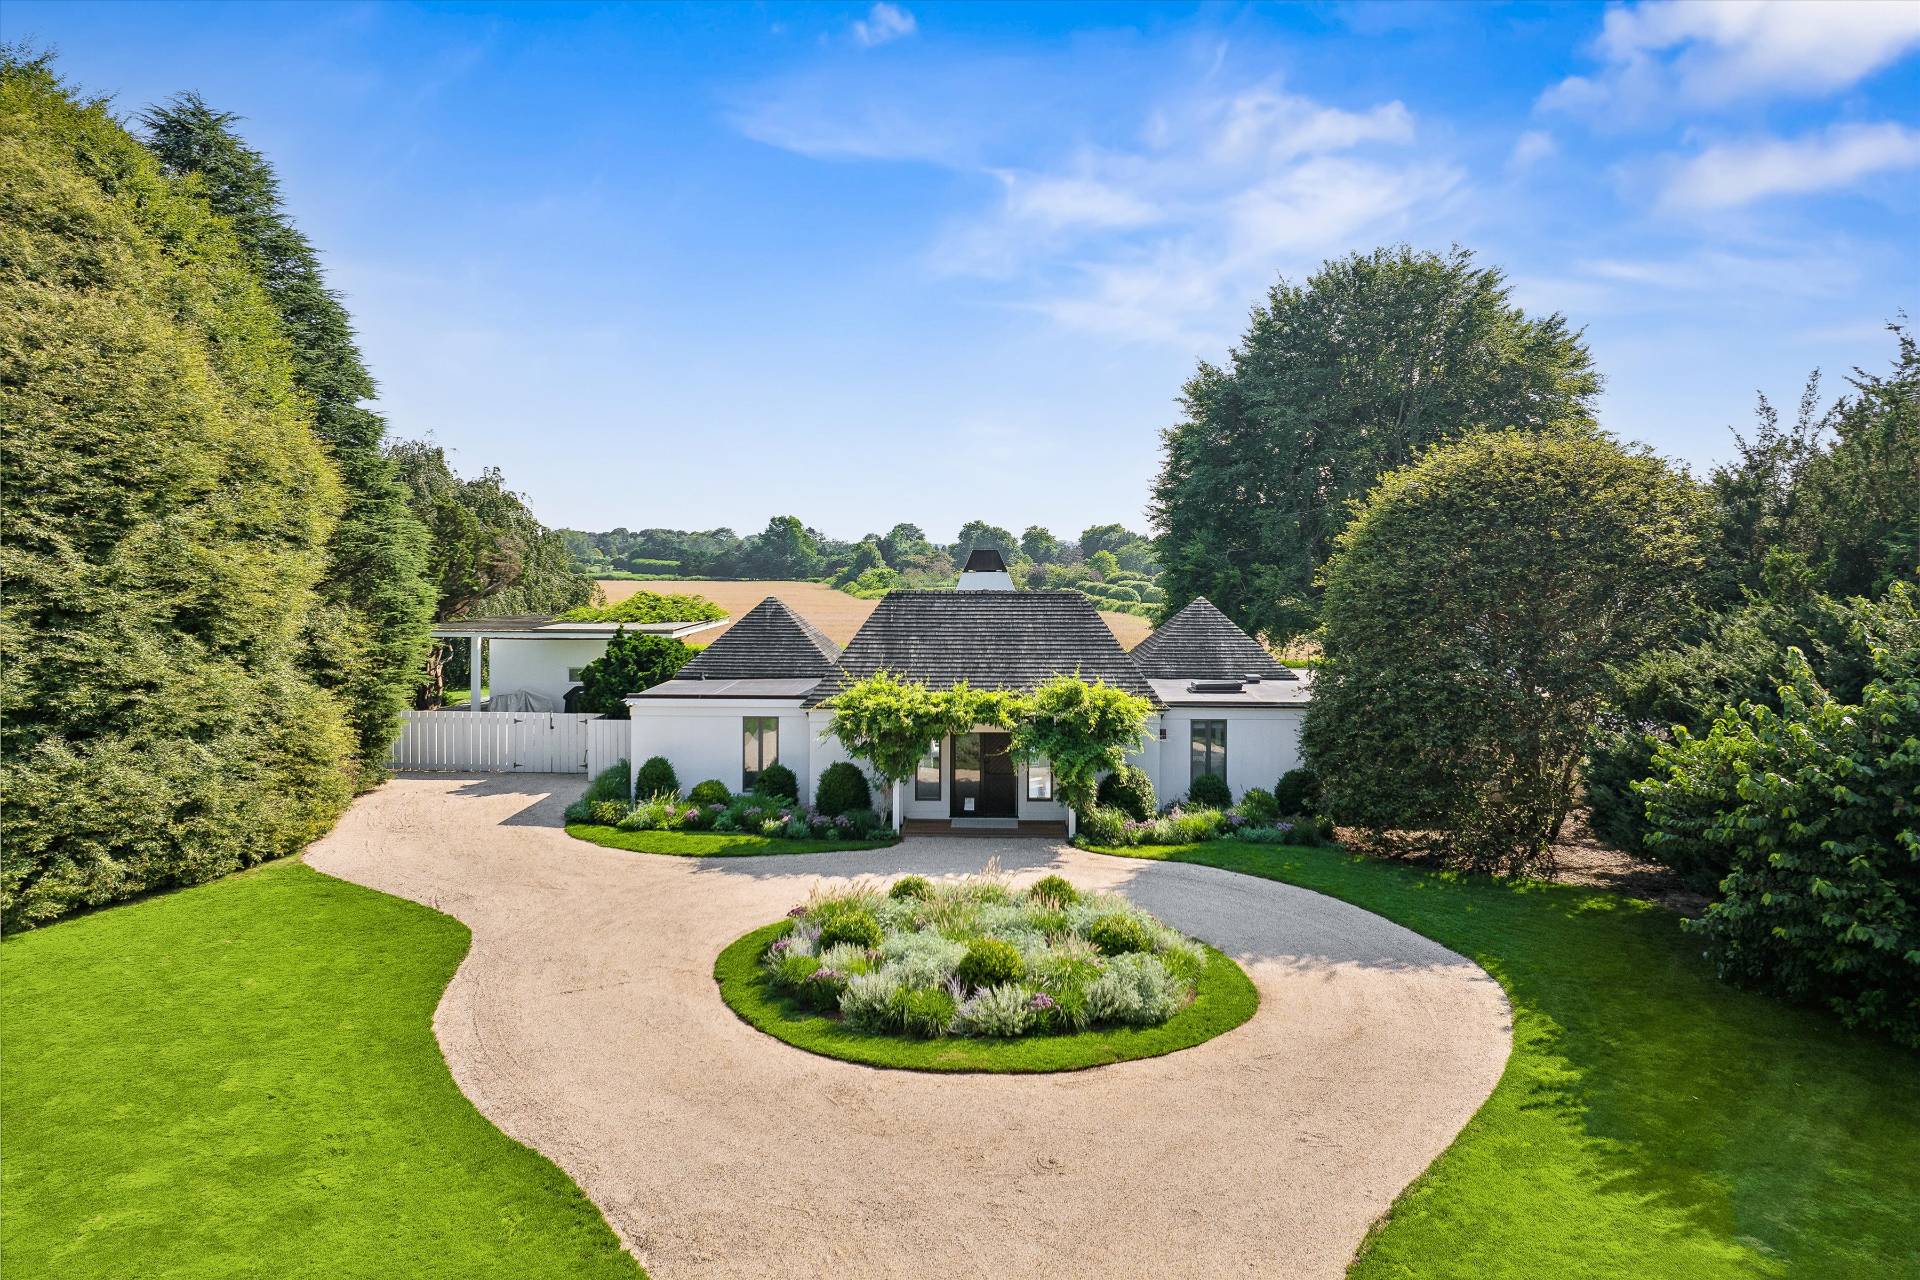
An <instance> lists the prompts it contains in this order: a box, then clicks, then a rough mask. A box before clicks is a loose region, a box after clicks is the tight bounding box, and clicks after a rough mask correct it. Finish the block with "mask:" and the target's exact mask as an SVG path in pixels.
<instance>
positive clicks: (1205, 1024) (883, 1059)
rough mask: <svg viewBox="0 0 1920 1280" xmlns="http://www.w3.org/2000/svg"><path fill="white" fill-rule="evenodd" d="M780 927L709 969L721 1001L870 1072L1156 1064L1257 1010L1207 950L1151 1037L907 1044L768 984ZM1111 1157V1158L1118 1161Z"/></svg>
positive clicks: (1126, 1031) (1227, 966) (1139, 1032)
mask: <svg viewBox="0 0 1920 1280" xmlns="http://www.w3.org/2000/svg"><path fill="white" fill-rule="evenodd" d="M786 927H787V922H786V921H784V920H781V921H776V922H775V923H773V924H770V925H767V926H766V927H765V928H762V929H755V930H754V931H753V932H752V933H749V934H747V935H746V936H745V937H743V938H741V939H740V940H739V941H737V942H735V943H733V944H732V945H730V946H728V947H727V949H726V950H724V951H722V952H721V953H720V958H719V959H718V960H715V961H714V962H713V976H714V978H715V980H716V981H718V982H719V983H720V998H721V999H723V1000H725V1001H726V1002H727V1007H728V1008H730V1009H732V1010H733V1011H734V1012H735V1013H737V1014H739V1015H740V1017H741V1019H742V1020H743V1021H745V1022H746V1023H748V1024H749V1025H751V1026H754V1027H758V1028H759V1029H760V1030H762V1031H764V1032H766V1033H767V1034H768V1035H770V1036H773V1037H775V1038H776V1039H779V1040H784V1041H786V1042H787V1043H788V1044H790V1045H793V1046H794V1047H795V1048H798V1049H805V1050H806V1051H807V1052H809V1053H818V1054H822V1055H824V1056H826V1057H829V1058H841V1059H844V1060H845V1061H848V1062H861V1063H865V1064H867V1065H868V1066H874V1067H895V1068H899V1069H902V1070H906V1071H986V1072H1015V1073H1017V1072H1037V1071H1080V1070H1084V1069H1085V1068H1087V1067H1099V1066H1105V1065H1106V1064H1107V1063H1110V1062H1126V1061H1128V1060H1130V1059H1133V1058H1157V1057H1159V1056H1160V1055H1162V1054H1166V1053H1173V1052H1175V1051H1176V1050H1179V1049H1187V1048H1191V1047H1192V1046H1194V1045H1196V1044H1200V1043H1202V1042H1203V1041H1207V1040H1211V1039H1213V1038H1214V1037H1215V1036H1217V1035H1220V1034H1221V1033H1222V1032H1226V1031H1231V1030H1233V1029H1234V1028H1235V1027H1237V1026H1239V1025H1240V1024H1241V1023H1243V1022H1245V1021H1246V1020H1247V1019H1248V1018H1251V1017H1252V1016H1253V1012H1254V1010H1255V1009H1257V1008H1258V1007H1259V1005H1260V995H1259V993H1258V992H1257V991H1255V990H1254V986H1253V982H1252V980H1250V979H1249V978H1248V977H1247V975H1246V973H1245V972H1243V971H1242V970H1241V968H1240V966H1239V965H1237V964H1235V963H1234V962H1233V961H1232V960H1230V959H1228V958H1227V957H1226V956H1224V955H1222V954H1221V953H1220V952H1218V951H1215V950H1214V949H1213V948H1212V947H1208V948H1207V967H1206V968H1205V969H1204V970H1202V971H1201V974H1200V981H1199V983H1198V984H1197V988H1196V990H1195V992H1194V999H1193V1003H1192V1004H1190V1005H1188V1006H1187V1007H1186V1008H1185V1009H1183V1010H1181V1011H1180V1012H1179V1013H1177V1014H1175V1015H1174V1016H1173V1017H1172V1018H1170V1019H1168V1020H1167V1021H1166V1022H1163V1023H1161V1024H1160V1025H1159V1026H1157V1027H1116V1028H1112V1029H1109V1030H1093V1031H1081V1032H1076V1033H1074V1034H1071V1035H1035V1036H1025V1037H1022V1038H1020V1039H1016V1040H985V1039H971V1038H963V1037H957V1036H949V1037H946V1038H944V1039H940V1040H915V1039H909V1038H907V1037H905V1036H886V1035H872V1034H869V1033H866V1032H862V1031H853V1030H849V1029H848V1028H847V1027H845V1026H844V1025H842V1024H841V1023H840V1022H838V1021H837V1020H835V1019H833V1018H829V1017H827V1016H825V1015H824V1014H819V1013H814V1012H813V1011H811V1010H809V1009H805V1008H802V1007H801V1006H800V1005H798V1004H796V1003H794V1002H793V1001H791V1000H788V999H787V998H786V997H784V996H783V995H781V994H780V993H779V992H778V991H776V990H774V989H773V987H772V986H771V984H769V983H768V981H767V978H766V973H765V971H764V970H763V969H761V967H760V954H761V953H762V952H763V951H765V950H766V949H767V946H768V944H769V943H771V942H772V941H773V940H774V939H775V938H777V937H779V936H780V933H781V931H782V930H784V929H785V928H786ZM1117 1154H1118V1153H1116V1155H1117Z"/></svg>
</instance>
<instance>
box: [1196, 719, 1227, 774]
mask: <svg viewBox="0 0 1920 1280" xmlns="http://www.w3.org/2000/svg"><path fill="white" fill-rule="evenodd" d="M1188 767H1189V773H1188V776H1187V780H1188V782H1192V780H1193V779H1195V778H1198V777H1199V776H1200V775H1201V774H1203V773H1212V774H1218V775H1219V776H1220V778H1221V779H1222V780H1224V779H1225V778H1226V776H1227V722H1226V721H1225V720H1195V721H1194V722H1193V738H1192V746H1191V749H1190V751H1189V753H1188Z"/></svg>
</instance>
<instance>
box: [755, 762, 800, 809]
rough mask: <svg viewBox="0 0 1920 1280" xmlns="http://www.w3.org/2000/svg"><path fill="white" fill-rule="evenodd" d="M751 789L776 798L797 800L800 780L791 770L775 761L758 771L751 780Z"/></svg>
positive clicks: (758, 793)
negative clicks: (757, 774) (756, 775)
mask: <svg viewBox="0 0 1920 1280" xmlns="http://www.w3.org/2000/svg"><path fill="white" fill-rule="evenodd" d="M753 790H754V792H755V794H757V795H763V796H772V797H775V798H776V799H785V800H798V799H799V798H800V780H799V779H798V778H796V777H794V776H793V770H791V769H789V768H787V766H785V765H783V764H781V763H779V762H778V761H775V762H774V763H773V764H770V765H768V766H767V767H766V768H764V769H762V770H761V771H760V776H759V777H757V778H755V779H754V780H753Z"/></svg>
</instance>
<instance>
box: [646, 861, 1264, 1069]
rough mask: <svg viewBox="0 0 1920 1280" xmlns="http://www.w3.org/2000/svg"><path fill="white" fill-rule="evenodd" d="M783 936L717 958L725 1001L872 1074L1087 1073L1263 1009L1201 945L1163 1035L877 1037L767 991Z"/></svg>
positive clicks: (771, 934)
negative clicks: (770, 954)
mask: <svg viewBox="0 0 1920 1280" xmlns="http://www.w3.org/2000/svg"><path fill="white" fill-rule="evenodd" d="M622 834H629V833H624V832H623V833H622ZM633 834H640V833H633ZM786 928H787V922H786V921H784V920H780V921H775V922H774V923H773V924H770V925H767V926H765V927H763V928H759V929H755V930H754V931H753V932H751V933H749V934H747V935H746V936H745V937H742V938H740V939H738V940H737V941H735V942H733V943H732V944H730V945H729V946H728V947H727V948H726V950H724V951H722V952H721V953H720V955H719V958H718V959H716V960H715V961H714V962H713V976H714V980H715V981H716V982H718V983H719V984H720V998H721V999H723V1000H725V1001H726V1002H727V1007H728V1008H730V1009H732V1010H733V1011H734V1013H736V1014H737V1015H739V1017H740V1020H741V1021H742V1022H745V1023H746V1024H747V1025H748V1026H751V1027H754V1028H756V1029H758V1030H760V1031H764V1032H766V1033H767V1034H768V1035H770V1036H772V1037H773V1038H774V1039H776V1040H781V1041H784V1042H786V1043H787V1044H790V1045H792V1046H793V1047H794V1048H796V1049H804V1050H806V1051H807V1052H808V1053H817V1054H819V1055H820V1056H822V1057H825V1058H838V1059H840V1060H841V1061H843V1062H857V1063H860V1064H862V1065H864V1066H869V1067H886V1068H891V1069H894V1070H901V1071H933V1072H974V1073H985V1074H1020V1073H1027V1074H1032V1073H1041V1072H1052V1071H1084V1070H1086V1069H1087V1068H1089V1067H1103V1066H1106V1065H1108V1064H1109V1063H1114V1062H1130V1061H1133V1060H1134V1059H1136V1058H1158V1057H1161V1056H1162V1055H1164V1054H1169V1053H1175V1052H1178V1051H1179V1050H1181V1049H1190V1048H1192V1047H1193V1046H1194V1045H1197V1044H1203V1043H1205V1042H1206V1041H1208V1040H1211V1039H1213V1038H1214V1037H1215V1036H1218V1035H1222V1034H1224V1033H1226V1032H1228V1031H1231V1030H1233V1029H1234V1028H1235V1027H1237V1026H1239V1025H1240V1024H1241V1023H1243V1022H1245V1021H1246V1020H1247V1019H1249V1018H1251V1017H1252V1016H1253V1014H1254V1011H1255V1010H1256V1009H1258V1008H1259V1007H1260V994H1259V992H1258V991H1256V990H1255V989H1254V985H1253V980H1252V979H1251V978H1249V977H1247V975H1246V972H1245V971H1244V970H1242V969H1241V968H1240V966H1239V965H1237V964H1235V963H1234V962H1233V960H1232V959H1231V958H1229V957H1228V956H1226V955H1224V954H1222V953H1221V952H1219V951H1216V950H1214V949H1213V948H1212V947H1206V946H1205V944H1204V943H1203V944H1201V945H1202V946H1203V947H1205V950H1206V953H1207V967H1206V968H1205V969H1204V970H1203V971H1202V972H1201V974H1200V981H1199V983H1198V986H1197V989H1196V991H1195V993H1194V999H1193V1003H1192V1004H1190V1005H1188V1006H1187V1007H1186V1008H1185V1009H1182V1010H1181V1011H1180V1012H1179V1013H1177V1014H1175V1015H1174V1016H1173V1017H1172V1018H1170V1019H1168V1020H1167V1021H1166V1022H1163V1023H1161V1024H1160V1025H1159V1026H1157V1027H1115V1028H1103V1029H1099V1030H1090V1031H1080V1032H1075V1033H1072V1034H1069V1035H1038V1036H1023V1037H1021V1038H1019V1039H1015V1040H981V1039H972V1038H968V1037H957V1036H950V1037H947V1038H945V1039H940V1040H910V1039H907V1038H906V1037H904V1036H886V1035H874V1034H871V1033H868V1032H863V1031H851V1030H848V1029H847V1028H846V1027H845V1026H843V1025H841V1023H840V1022H839V1021H837V1020H836V1019H833V1018H829V1017H827V1016H825V1015H824V1014H819V1013H815V1012H813V1011H811V1010H808V1009H803V1008H801V1007H800V1006H799V1005H798V1004H796V1003H794V1002H792V1001H790V1000H788V999H787V998H786V997H785V996H783V995H781V994H780V993H779V992H777V991H775V990H774V989H773V987H772V986H771V984H770V983H768V981H767V978H766V972H765V970H763V969H762V968H761V967H760V956H761V953H762V952H764V951H765V950H766V949H767V947H768V945H769V944H770V943H772V941H773V940H774V939H775V938H777V937H779V936H780V934H781V932H782V931H783V930H785V929H786Z"/></svg>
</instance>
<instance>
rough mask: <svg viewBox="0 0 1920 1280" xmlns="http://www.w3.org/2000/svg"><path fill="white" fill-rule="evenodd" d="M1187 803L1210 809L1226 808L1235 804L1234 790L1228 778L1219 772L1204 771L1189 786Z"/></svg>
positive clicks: (1190, 805)
mask: <svg viewBox="0 0 1920 1280" xmlns="http://www.w3.org/2000/svg"><path fill="white" fill-rule="evenodd" d="M1187 804H1188V806H1189V807H1192V806H1204V807H1206V808H1209V809H1225V808H1227V807H1229V806H1231V805H1232V804H1233V792H1232V790H1231V789H1229V788H1228V786H1227V780H1226V779H1225V778H1223V777H1221V776H1220V775H1219V774H1217V773H1203V774H1201V775H1200V776H1199V777H1197V778H1195V779H1194V780H1193V785H1192V786H1190V787H1188V788H1187Z"/></svg>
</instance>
